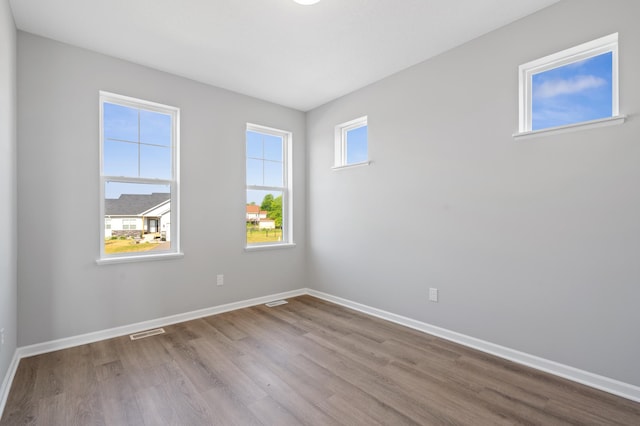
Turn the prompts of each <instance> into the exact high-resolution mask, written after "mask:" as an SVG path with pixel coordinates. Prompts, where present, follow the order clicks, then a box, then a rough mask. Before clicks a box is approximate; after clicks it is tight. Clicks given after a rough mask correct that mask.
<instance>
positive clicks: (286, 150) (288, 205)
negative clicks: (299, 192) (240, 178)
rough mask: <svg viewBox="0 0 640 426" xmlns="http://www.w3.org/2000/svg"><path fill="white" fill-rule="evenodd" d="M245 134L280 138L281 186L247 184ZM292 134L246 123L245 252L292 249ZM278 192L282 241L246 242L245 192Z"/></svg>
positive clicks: (245, 194) (245, 168)
mask: <svg viewBox="0 0 640 426" xmlns="http://www.w3.org/2000/svg"><path fill="white" fill-rule="evenodd" d="M247 132H255V133H262V134H265V135H271V136H276V137H280V138H282V175H283V176H282V183H283V186H282V187H279V186H270V185H249V184H248V183H247V158H248V157H247ZM292 165H293V133H292V132H290V131H287V130H281V129H276V128H273V127H268V126H262V125H259V124H253V123H247V124H246V128H245V132H244V180H245V189H244V204H243V206H244V209H243V215H242V216H243V217H244V218H245V221H243V224H244V232H243V235H244V247H245V250H246V251H253V250H263V249H272V248H282V247H294V246H295V245H296V244H295V242H294V240H293V176H292V175H293V173H292V170H293V168H292ZM250 190H254V191H278V192H282V241H276V242H265V243H253V244H249V242H248V241H247V231H246V204H247V191H250Z"/></svg>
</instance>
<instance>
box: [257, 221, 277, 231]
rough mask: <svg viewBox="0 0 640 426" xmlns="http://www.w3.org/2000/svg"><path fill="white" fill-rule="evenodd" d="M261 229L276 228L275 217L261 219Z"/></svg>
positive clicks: (259, 226)
mask: <svg viewBox="0 0 640 426" xmlns="http://www.w3.org/2000/svg"><path fill="white" fill-rule="evenodd" d="M258 228H259V229H276V221H275V220H273V219H260V223H259V224H258Z"/></svg>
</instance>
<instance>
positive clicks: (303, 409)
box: [0, 296, 640, 426]
mask: <svg viewBox="0 0 640 426" xmlns="http://www.w3.org/2000/svg"><path fill="white" fill-rule="evenodd" d="M165 330H166V331H167V333H166V334H164V335H158V336H153V337H148V338H145V339H142V340H137V341H131V340H130V339H129V338H128V337H127V336H125V337H119V338H115V339H109V340H105V341H101V342H97V343H92V344H89V345H84V346H79V347H75V348H71V349H66V350H61V351H57V352H52V353H49V354H44V355H38V356H34V357H30V358H26V359H23V360H22V361H21V362H20V365H19V368H18V371H17V374H16V377H15V380H14V382H13V386H12V388H11V392H10V394H9V399H8V402H7V406H6V408H5V411H4V415H3V417H2V419H1V420H0V425H3V426H4V425H18V424H20V425H22V424H37V425H190V426H193V425H214V424H220V425H254V424H255V425H278V426H280V425H301V424H304V425H334V424H335V425H339V424H342V425H416V424H420V425H432V424H433V425H440V424H460V425H502V424H535V425H566V424H578V425H608V424H612V425H613V424H617V425H640V404H639V403H635V402H632V401H629V400H625V399H623V398H618V397H615V396H612V395H610V394H607V393H604V392H600V391H597V390H594V389H591V388H588V387H585V386H581V385H578V384H575V383H573V382H570V381H567V380H564V379H561V378H558V377H555V376H552V375H549V374H545V373H542V372H539V371H537V370H533V369H530V368H527V367H523V366H519V365H516V364H513V363H510V362H507V361H504V360H501V359H499V358H496V357H493V356H490V355H487V354H484V353H481V352H478V351H474V350H472V349H469V348H466V347H463V346H459V345H456V344H454V343H450V342H447V341H445V340H442V339H439V338H436V337H433V336H429V335H426V334H423V333H420V332H417V331H414V330H411V329H407V328H404V327H401V326H398V325H395V324H391V323H388V322H386V321H383V320H380V319H377V318H372V317H369V316H366V315H364V314H361V313H358V312H355V311H352V310H349V309H346V308H343V307H340V306H336V305H334V304H331V303H328V302H324V301H321V300H319V299H316V298H313V297H311V296H301V297H297V298H293V299H289V303H288V304H286V305H281V306H277V307H274V308H268V307H265V306H257V307H252V308H246V309H241V310H238V311H234V312H229V313H225V314H220V315H216V316H211V317H207V318H203V319H198V320H194V321H189V322H185V323H181V324H177V325H173V326H169V327H165Z"/></svg>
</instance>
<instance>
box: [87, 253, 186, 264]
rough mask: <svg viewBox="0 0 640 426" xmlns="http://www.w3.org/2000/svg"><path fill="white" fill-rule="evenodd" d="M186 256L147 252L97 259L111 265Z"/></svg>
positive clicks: (98, 262)
mask: <svg viewBox="0 0 640 426" xmlns="http://www.w3.org/2000/svg"><path fill="white" fill-rule="evenodd" d="M183 257H184V253H158V254H145V255H137V256H118V257H103V258H101V259H97V260H96V263H97V264H98V265H111V264H115V263H133V262H148V261H153V260H169V259H180V258H183Z"/></svg>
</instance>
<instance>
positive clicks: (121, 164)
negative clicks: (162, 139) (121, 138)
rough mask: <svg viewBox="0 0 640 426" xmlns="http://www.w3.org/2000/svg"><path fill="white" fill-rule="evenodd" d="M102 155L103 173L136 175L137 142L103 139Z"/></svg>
mask: <svg viewBox="0 0 640 426" xmlns="http://www.w3.org/2000/svg"><path fill="white" fill-rule="evenodd" d="M103 156H104V164H103V170H104V174H105V175H107V176H129V177H138V144H136V143H129V142H117V141H111V140H106V139H105V141H104V150H103Z"/></svg>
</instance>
